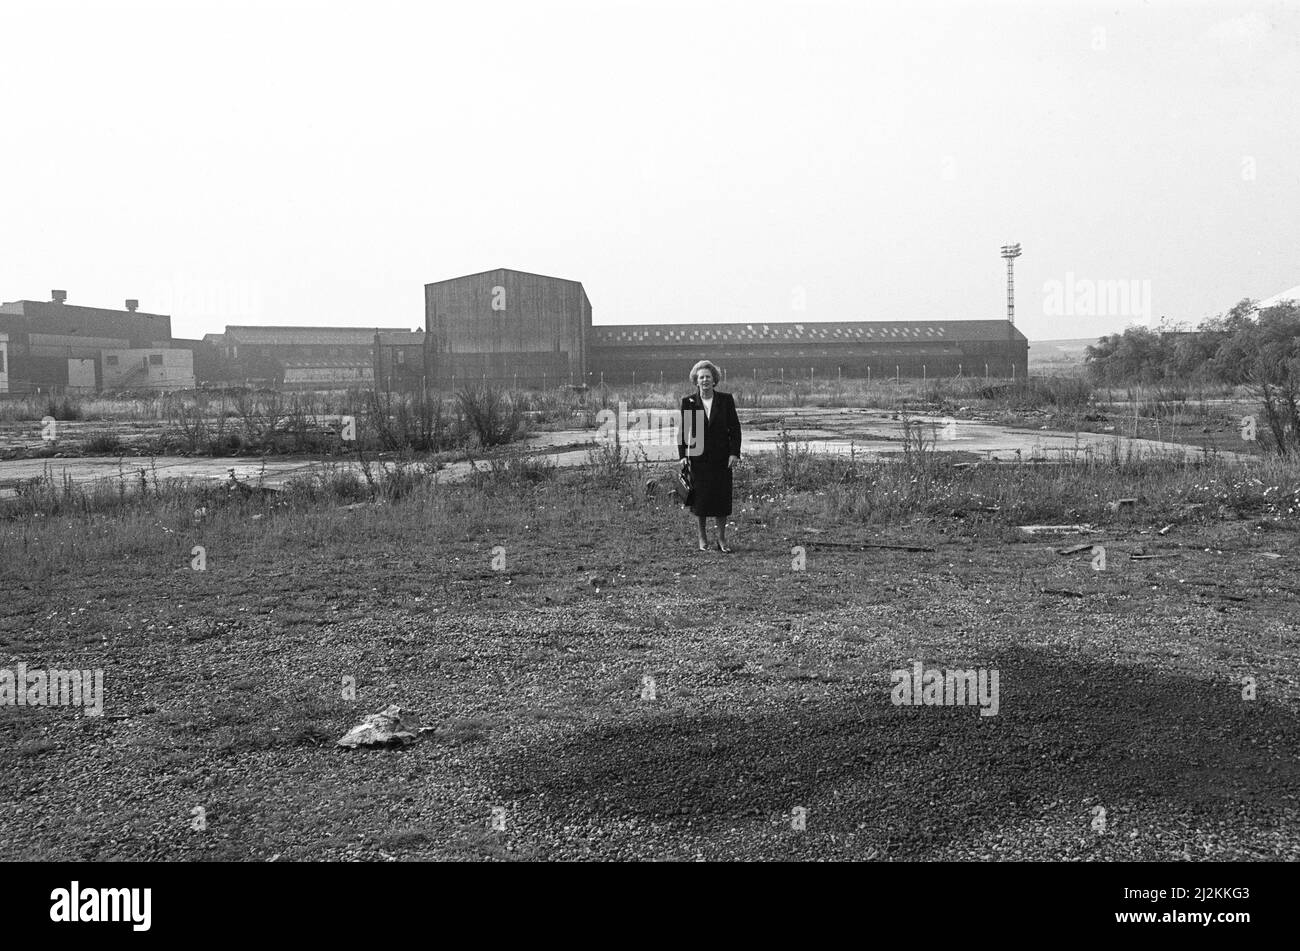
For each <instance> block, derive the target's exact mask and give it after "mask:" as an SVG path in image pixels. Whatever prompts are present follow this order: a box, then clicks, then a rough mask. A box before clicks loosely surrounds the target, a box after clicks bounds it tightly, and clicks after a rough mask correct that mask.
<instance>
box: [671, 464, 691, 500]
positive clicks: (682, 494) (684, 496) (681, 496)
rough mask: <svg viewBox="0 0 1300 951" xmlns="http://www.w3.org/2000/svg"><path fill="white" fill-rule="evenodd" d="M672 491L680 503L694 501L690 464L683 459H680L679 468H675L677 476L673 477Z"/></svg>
mask: <svg viewBox="0 0 1300 951" xmlns="http://www.w3.org/2000/svg"><path fill="white" fill-rule="evenodd" d="M673 491H674V492H676V493H677V500H678V501H679V502H681V503H682V505H690V504H691V503H692V502H694V501H695V486H694V485H693V484H692V483H691V465H690V463H689V462H687V461H686V460H685V459H683V460H682V465H681V468H679V469H678V470H677V477H676V478H675V479H673Z"/></svg>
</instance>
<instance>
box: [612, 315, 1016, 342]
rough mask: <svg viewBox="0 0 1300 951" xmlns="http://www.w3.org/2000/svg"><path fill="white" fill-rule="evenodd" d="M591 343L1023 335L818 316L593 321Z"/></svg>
mask: <svg viewBox="0 0 1300 951" xmlns="http://www.w3.org/2000/svg"><path fill="white" fill-rule="evenodd" d="M591 333H592V345H593V346H597V347H618V346H638V345H640V346H675V345H678V344H715V345H721V346H726V345H728V344H733V345H734V344H761V343H808V344H833V343H875V344H890V343H899V344H915V343H959V342H962V341H996V342H1002V341H1006V340H1008V339H1020V340H1023V339H1025V337H1024V334H1022V333H1020V331H1018V330H1016V329H1015V328H1013V327H1011V326H1010V325H1009V324H1008V323H1007V322H1006V321H1005V320H891V321H883V320H882V321H833V322H832V321H819V322H807V323H802V322H798V323H797V322H782V323H767V324H764V323H751V324H624V325H617V326H616V325H604V326H593V327H592V328H591Z"/></svg>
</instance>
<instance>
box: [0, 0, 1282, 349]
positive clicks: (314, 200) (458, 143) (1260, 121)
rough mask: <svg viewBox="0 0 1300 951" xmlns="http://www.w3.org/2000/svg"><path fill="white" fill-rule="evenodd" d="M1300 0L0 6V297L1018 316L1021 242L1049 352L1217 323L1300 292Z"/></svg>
mask: <svg viewBox="0 0 1300 951" xmlns="http://www.w3.org/2000/svg"><path fill="white" fill-rule="evenodd" d="M1298 11H1300V6H1298V5H1297V3H1294V2H1293V3H1251V4H1241V5H1234V4H1230V3H1223V2H1219V3H1214V4H1206V3H1190V2H1179V3H1141V2H1136V0H1119V2H1110V3H1105V4H1099V3H1091V2H1077V3H1044V2H1041V0H1039V2H1033V3H1030V2H1025V3H1019V2H1017V3H997V4H992V3H981V4H965V3H954V2H943V3H930V4H922V3H917V2H913V0H909V2H901V0H899V2H890V3H853V4H848V3H829V2H821V3H795V2H780V3H763V2H755V0H745V2H738V3H722V2H715V0H699V2H692V3H682V4H676V3H672V2H665V0H653V2H645V3H618V2H609V0H602V2H598V3H596V2H593V3H558V2H550V0H533V2H521V3H495V2H484V0H472V2H470V0H466V2H457V3H454V4H442V3H415V2H404V3H389V2H376V0H366V2H364V3H361V2H358V3H351V4H336V3H323V2H312V3H289V2H279V0H258V2H256V3H241V2H229V0H222V2H220V3H190V2H175V0H169V2H155V3H131V2H121V0H118V2H100V3H93V4H92V3H62V2H51V0H39V2H15V0H5V2H4V3H3V5H0V36H3V37H4V42H3V46H2V47H0V49H2V50H3V52H0V77H2V78H0V116H3V146H2V147H0V173H2V180H3V187H2V188H0V299H4V300H14V299H20V298H33V299H37V300H44V299H47V298H48V292H49V290H50V289H51V288H61V289H67V291H68V293H69V303H81V304H91V305H101V306H116V307H120V306H121V304H122V300H123V299H124V298H127V297H136V298H139V299H140V301H141V309H143V310H150V311H161V312H163V313H171V314H172V315H173V332H174V333H175V334H176V335H177V336H200V335H202V334H203V333H205V332H211V331H220V330H221V329H222V328H223V326H224V325H225V324H226V323H267V324H277V323H284V324H324V325H336V326H352V325H357V326H375V325H381V326H398V327H409V328H414V327H416V326H419V325H421V324H422V323H423V319H424V314H423V291H422V288H423V285H424V284H425V283H427V282H430V281H436V280H441V279H444V278H447V277H454V276H456V275H459V274H467V273H472V272H476V271H483V270H488V269H491V268H496V267H509V268H516V269H519V270H524V271H535V272H538V273H542V274H551V275H556V276H559V277H567V278H572V279H576V280H580V281H582V282H583V283H584V285H585V286H586V289H587V293H588V295H589V296H590V298H591V301H592V305H593V308H594V314H595V322H596V323H604V324H610V323H640V322H674V323H676V322H692V321H701V322H706V321H742V322H754V321H768V322H770V321H781V320H807V321H818V320H904V319H940V318H942V319H967V318H998V317H1003V316H1005V313H1006V286H1005V282H1006V273H1005V266H1004V264H1003V262H1002V261H1001V260H1000V258H999V256H998V251H999V247H1000V245H1002V244H1004V243H1006V242H1008V241H1018V242H1021V243H1022V245H1023V248H1024V253H1023V256H1022V257H1021V258H1020V259H1019V261H1018V262H1017V268H1016V278H1017V281H1016V283H1017V321H1016V322H1017V325H1018V326H1019V327H1020V328H1021V329H1022V330H1024V332H1025V333H1026V334H1027V335H1028V336H1029V337H1030V338H1031V339H1048V338H1062V337H1081V336H1096V335H1099V334H1102V333H1108V332H1111V331H1114V330H1117V329H1122V328H1123V327H1124V326H1126V325H1128V324H1131V323H1134V322H1139V323H1144V322H1146V318H1147V316H1148V315H1149V316H1151V317H1153V318H1154V319H1155V320H1157V321H1158V319H1159V317H1160V316H1161V315H1166V316H1168V317H1169V318H1171V319H1175V320H1188V321H1192V322H1195V321H1198V320H1200V319H1201V318H1203V317H1206V316H1209V315H1213V314H1216V313H1219V312H1221V311H1223V310H1226V309H1227V308H1228V307H1230V306H1231V305H1232V304H1233V303H1235V302H1236V301H1237V300H1239V299H1240V298H1242V297H1247V296H1249V297H1256V298H1262V297H1267V296H1270V295H1272V294H1275V293H1277V292H1278V291H1281V290H1283V289H1285V288H1289V287H1292V286H1294V285H1296V284H1300V254H1297V249H1300V121H1297V115H1298V114H1300V13H1298ZM1115 281H1124V282H1136V283H1134V284H1125V285H1124V288H1125V290H1131V291H1132V293H1130V294H1126V295H1125V296H1126V297H1128V298H1129V299H1128V300H1127V302H1126V303H1125V302H1124V301H1123V300H1122V299H1120V298H1118V297H1116V296H1114V294H1115V288H1116V287H1117V285H1111V288H1112V296H1111V297H1110V299H1109V300H1107V299H1106V296H1105V295H1104V294H1103V295H1102V296H1101V297H1100V298H1098V299H1094V300H1092V301H1091V302H1090V301H1089V297H1090V294H1089V293H1088V291H1089V288H1090V287H1092V286H1094V285H1091V284H1090V282H1115ZM1053 282H1055V283H1053ZM1148 292H1149V306H1147V305H1144V303H1143V299H1144V296H1145V294H1146V293H1148ZM1116 304H1119V305H1120V307H1119V309H1120V311H1121V312H1120V313H1110V312H1109V311H1111V310H1114V309H1116Z"/></svg>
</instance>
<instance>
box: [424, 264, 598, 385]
mask: <svg viewBox="0 0 1300 951" xmlns="http://www.w3.org/2000/svg"><path fill="white" fill-rule="evenodd" d="M424 317H425V330H426V331H428V334H429V346H430V349H431V351H432V352H431V353H430V359H429V362H430V363H431V365H432V367H433V373H434V376H435V378H436V379H437V381H438V384H439V385H440V386H448V385H457V384H456V381H468V380H478V379H483V378H487V379H489V380H493V381H496V382H498V383H504V384H513V383H514V382H517V383H518V384H519V385H520V386H557V385H561V384H568V383H573V384H580V383H583V382H586V380H587V372H588V370H590V367H588V366H587V336H588V332H589V331H590V330H591V302H590V301H589V300H587V292H586V291H585V290H583V287H582V284H581V283H580V282H578V281H569V280H564V279H563V278H558V277H545V276H543V275H541V274H529V273H527V272H525V271H512V270H510V269H508V268H497V269H496V270H494V271H483V272H482V273H480V274H469V275H466V276H465V277H454V278H451V279H450V280H446V281H437V282H435V283H433V284H426V285H425V286H424Z"/></svg>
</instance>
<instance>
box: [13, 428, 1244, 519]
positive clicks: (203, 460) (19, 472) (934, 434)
mask: <svg viewBox="0 0 1300 951" xmlns="http://www.w3.org/2000/svg"><path fill="white" fill-rule="evenodd" d="M740 415H741V423H742V427H745V423H746V419H747V417H753V418H756V419H761V420H763V421H764V422H765V423H768V424H772V425H771V426H770V427H769V428H757V427H755V426H748V427H745V436H744V447H743V451H744V452H745V453H754V452H775V451H778V450H779V448H780V441H781V431H780V428H779V423H780V422H782V421H783V422H784V423H785V424H786V425H787V427H789V428H788V429H787V433H788V435H789V437H790V438H791V439H792V440H797V442H798V443H799V444H800V445H801V446H802V445H803V444H806V445H807V446H808V447H809V448H810V449H811V450H812V451H814V452H833V453H849V452H854V453H857V454H860V455H862V456H863V458H865V459H879V458H883V457H887V456H890V455H895V454H898V453H901V452H902V451H903V443H904V429H903V420H901V419H895V418H893V417H892V415H891V414H889V413H884V412H881V411H880V410H863V409H853V410H843V409H821V408H813V409H804V408H798V409H790V410H788V411H784V412H775V411H773V410H771V409H764V410H761V411H748V412H747V411H744V410H742V411H741V414H740ZM911 419H912V420H913V422H919V423H921V424H922V426H923V427H924V430H923V431H924V433H925V440H926V444H927V446H932V448H933V449H935V450H936V451H939V452H954V453H961V454H963V455H967V454H970V455H973V456H975V457H976V458H979V459H988V460H995V459H996V460H1000V461H1004V462H1014V461H1017V460H1036V459H1037V460H1044V461H1048V462H1050V461H1054V460H1060V459H1062V458H1073V457H1078V458H1085V457H1086V456H1087V455H1089V454H1091V455H1094V456H1100V457H1102V458H1109V457H1110V456H1111V454H1112V453H1118V454H1119V455H1120V456H1125V457H1126V456H1128V454H1129V453H1130V452H1132V453H1134V454H1137V455H1142V456H1147V457H1149V456H1162V457H1171V458H1182V459H1194V458H1200V457H1201V456H1202V454H1203V453H1202V450H1201V449H1200V448H1199V447H1197V446H1188V445H1183V444H1180V443H1169V442H1156V441H1154V440H1150V439H1130V438H1128V437H1125V436H1119V435H1113V434H1100V433H1062V432H1052V431H1048V430H1030V429H1023V428H1016V427H1009V426H1001V425H998V424H996V423H989V422H980V421H973V420H956V421H955V424H954V423H953V421H952V420H950V419H946V418H941V417H934V416H913V417H911ZM81 425H83V426H92V425H94V424H91V423H83V424H81ZM153 425H154V424H152V423H149V424H146V426H148V427H149V428H152V426H153ZM127 430H129V424H122V426H121V429H120V430H119V431H122V432H125V431H127ZM31 435H32V436H34V437H35V440H34V444H35V445H39V437H40V434H39V428H36V429H34V430H33V431H32V433H31ZM652 435H653V436H654V437H656V438H652V439H646V438H644V434H643V435H642V436H640V437H638V434H637V433H636V432H635V431H634V432H633V433H630V434H629V437H628V438H627V439H625V440H624V446H625V448H626V449H627V450H628V452H629V455H630V458H631V459H632V460H634V461H635V460H638V459H642V458H644V459H646V460H647V461H649V462H670V461H673V460H676V458H677V446H676V443H675V441H674V439H673V437H672V435H671V433H669V434H667V435H665V434H652ZM515 445H516V446H517V447H518V448H519V449H520V450H522V451H525V452H528V453H531V454H535V455H540V456H546V457H547V458H549V459H551V460H552V461H553V462H554V463H555V464H556V465H559V466H580V465H585V464H586V463H587V462H588V461H589V460H590V453H591V450H592V449H596V448H598V447H599V443H598V442H597V436H596V430H594V429H569V430H558V431H555V432H544V433H537V434H535V435H533V436H530V437H529V438H528V439H525V440H521V441H520V442H519V443H516V444H515ZM575 445H580V446H582V447H583V448H573V447H574V446H575ZM1218 455H1219V456H1220V457H1221V458H1228V459H1249V458H1251V457H1250V456H1248V455H1245V454H1242V453H1230V452H1220V453H1219V454H1218ZM329 466H336V467H344V468H347V469H354V470H356V471H358V472H359V471H360V467H359V466H358V465H357V463H356V462H355V461H349V460H347V459H343V458H328V459H320V458H316V459H313V458H309V457H303V456H283V457H268V458H266V459H262V458H256V459H250V458H248V457H240V458H213V457H183V456H159V457H155V458H152V459H150V458H146V457H135V456H133V457H129V458H126V459H119V458H118V457H116V456H113V457H93V458H68V459H13V460H7V461H0V498H5V497H12V496H13V495H14V494H15V490H14V488H13V483H14V482H15V481H18V480H23V479H37V478H42V477H44V476H45V475H47V474H48V475H49V476H50V477H52V478H53V479H54V480H55V482H56V483H61V482H62V480H63V479H65V478H67V479H70V480H72V481H73V482H76V483H83V482H93V481H95V480H98V479H111V480H113V481H117V480H119V479H126V480H129V481H131V482H133V483H138V481H139V478H140V477H139V471H140V470H141V469H143V470H145V472H146V474H147V475H148V478H149V480H150V481H151V482H152V480H153V478H154V476H155V474H156V475H157V478H158V479H159V480H160V481H162V480H164V479H180V480H209V481H218V482H224V481H226V480H227V479H228V478H229V477H230V470H232V469H233V470H234V472H235V475H236V477H237V478H238V479H239V480H240V481H242V482H248V483H250V484H253V485H257V484H262V485H266V486H270V487H279V486H282V485H284V483H285V482H287V481H289V480H290V479H293V478H298V477H303V476H306V475H308V474H310V473H311V472H312V471H313V470H316V469H318V468H323V467H329ZM469 471H470V463H468V462H456V463H451V464H450V465H448V466H447V467H446V468H444V469H443V470H441V471H439V472H438V473H437V475H436V477H435V478H436V480H437V481H440V482H454V481H458V480H460V479H463V478H464V477H465V476H466V475H467V474H468V473H469Z"/></svg>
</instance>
